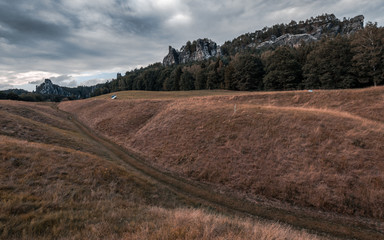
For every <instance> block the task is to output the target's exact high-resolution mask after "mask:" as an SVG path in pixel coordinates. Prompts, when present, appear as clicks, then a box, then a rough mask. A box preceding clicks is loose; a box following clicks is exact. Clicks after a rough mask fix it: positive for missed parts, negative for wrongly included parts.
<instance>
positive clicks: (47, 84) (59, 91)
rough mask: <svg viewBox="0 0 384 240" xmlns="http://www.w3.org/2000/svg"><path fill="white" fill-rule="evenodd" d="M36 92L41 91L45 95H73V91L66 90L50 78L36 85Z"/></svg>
mask: <svg viewBox="0 0 384 240" xmlns="http://www.w3.org/2000/svg"><path fill="white" fill-rule="evenodd" d="M36 93H40V94H43V95H59V96H66V97H69V96H71V93H69V92H68V91H66V90H64V89H63V88H62V87H60V86H59V85H55V84H53V83H52V81H51V80H50V79H45V80H44V82H43V83H42V84H40V85H38V86H36Z"/></svg>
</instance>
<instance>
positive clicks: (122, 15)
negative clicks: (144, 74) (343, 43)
mask: <svg viewBox="0 0 384 240" xmlns="http://www.w3.org/2000/svg"><path fill="white" fill-rule="evenodd" d="M383 11H384V4H383V3H382V0H370V1H368V0H338V1H335V0H332V1H331V0H324V1H315V0H292V1H281V0H280V1H278V0H269V1H266V0H242V1H233V0H221V1H214V0H204V1H203V0H194V1H192V0H140V1H138V0H97V1H88V0H76V1H74V0H55V1H46V0H35V1H33V2H31V1H29V0H17V1H15V0H3V1H1V2H0V52H1V54H0V84H1V85H2V86H0V87H4V86H9V85H22V84H26V83H28V82H30V83H33V84H36V83H37V82H39V81H41V80H42V79H44V78H49V77H51V76H54V77H56V78H57V79H55V80H54V81H57V83H58V84H63V85H66V86H73V85H76V84H80V85H82V84H84V80H83V79H82V80H78V79H77V78H76V76H89V78H90V79H91V80H90V81H89V83H91V82H93V81H96V79H99V78H97V77H93V75H92V74H93V73H94V75H97V74H100V73H102V72H105V73H107V72H108V73H110V72H123V73H124V72H125V71H127V70H129V69H133V68H135V67H137V66H146V65H148V64H150V63H154V62H158V61H162V58H163V56H164V55H165V54H167V52H168V45H172V46H174V47H176V48H180V47H181V46H182V45H183V44H185V42H186V41H188V40H195V39H197V38H204V37H207V38H211V39H212V40H214V41H216V42H217V43H218V44H223V43H224V42H225V41H226V40H232V39H233V38H235V37H237V36H238V35H240V34H242V33H245V32H253V31H255V30H258V29H261V28H263V27H264V26H271V25H273V24H277V23H288V22H290V21H291V20H296V21H299V20H305V19H306V18H309V17H311V16H317V15H321V14H323V13H334V14H335V15H336V16H337V17H339V18H343V17H354V16H356V15H358V14H364V15H365V16H366V20H367V21H368V20H370V21H373V22H375V21H377V22H378V23H379V25H382V24H383V23H384V18H383V15H382V12H383Z"/></svg>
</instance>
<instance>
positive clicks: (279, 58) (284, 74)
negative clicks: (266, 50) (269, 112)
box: [263, 46, 302, 90]
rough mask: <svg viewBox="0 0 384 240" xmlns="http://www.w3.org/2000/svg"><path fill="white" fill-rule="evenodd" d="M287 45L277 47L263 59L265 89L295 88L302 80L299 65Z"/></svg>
mask: <svg viewBox="0 0 384 240" xmlns="http://www.w3.org/2000/svg"><path fill="white" fill-rule="evenodd" d="M291 51H292V49H290V48H289V47H285V46H284V47H279V48H277V49H276V50H275V51H273V52H272V53H271V54H270V55H269V56H267V57H266V59H265V69H266V75H265V76H264V79H263V82H264V87H265V89H266V90H292V89H297V88H298V87H299V86H300V84H301V81H302V72H301V65H300V63H299V61H297V59H296V58H295V56H294V54H293V53H292V52H291Z"/></svg>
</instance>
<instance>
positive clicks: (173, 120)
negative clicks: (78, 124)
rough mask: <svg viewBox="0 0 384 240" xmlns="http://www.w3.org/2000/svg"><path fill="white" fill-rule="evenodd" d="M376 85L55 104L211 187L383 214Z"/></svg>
mask: <svg viewBox="0 0 384 240" xmlns="http://www.w3.org/2000/svg"><path fill="white" fill-rule="evenodd" d="M383 93H384V88H383V87H378V88H370V89H364V90H337V91H315V92H313V93H309V92H305V91H293V92H277V93H250V94H241V95H237V94H234V95H233V96H213V97H195V98H179V97H175V99H173V100H172V99H170V98H167V99H166V100H119V101H113V100H92V99H90V100H87V101H78V102H66V103H62V104H61V105H60V107H61V108H62V109H64V110H67V111H70V112H72V113H75V114H76V115H77V116H79V118H80V119H81V120H82V121H83V122H84V123H86V124H87V125H89V126H91V127H92V128H94V129H96V130H97V131H99V132H100V133H102V134H104V135H105V136H107V137H109V138H110V139H112V140H113V141H115V142H117V143H119V144H121V145H123V146H125V147H126V148H129V149H134V150H136V151H138V152H140V153H142V154H144V155H146V156H148V159H150V163H151V164H153V165H155V166H158V167H161V168H164V169H167V170H171V171H173V172H176V173H179V174H182V175H183V176H185V177H188V178H192V179H195V180H199V181H204V182H209V183H212V184H214V185H215V186H216V187H217V188H219V189H222V190H228V189H229V190H230V191H235V192H240V193H243V194H247V196H248V197H251V198H252V197H253V198H258V197H259V196H263V197H267V198H268V199H278V200H281V201H284V202H288V203H291V204H294V205H297V206H307V207H312V208H316V209H321V210H325V211H331V212H337V213H343V214H348V215H355V216H364V217H373V218H376V219H381V218H382V217H383V216H384V212H383V211H382V209H384V200H383V199H384V191H383V189H384V174H383V172H384V163H383V161H382V159H384V147H383V146H384V145H383V144H382V143H383V142H384V127H383V126H384V105H383V104H382V102H383ZM127 94H130V92H127ZM169 94H171V93H169ZM136 98H138V97H136ZM235 104H236V107H235ZM103 109H104V110H103ZM235 109H236V110H235ZM101 111H103V114H102V115H101V114H100V112H101Z"/></svg>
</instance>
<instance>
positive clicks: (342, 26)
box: [163, 14, 364, 66]
mask: <svg viewBox="0 0 384 240" xmlns="http://www.w3.org/2000/svg"><path fill="white" fill-rule="evenodd" d="M363 28H364V16H363V15H359V16H356V17H354V18H351V19H346V18H344V19H343V20H342V21H341V20H339V19H338V18H336V16H335V15H333V14H324V15H321V16H317V17H315V18H313V17H311V18H310V19H307V20H306V21H300V22H299V23H297V22H295V21H291V23H289V24H277V25H274V26H272V27H269V28H267V27H265V28H263V29H262V30H257V31H255V32H253V33H246V34H243V35H241V36H239V37H237V38H235V39H233V40H232V41H227V42H225V43H224V45H223V46H222V48H220V46H217V44H216V43H215V42H213V41H211V40H208V39H198V40H196V41H194V42H193V43H191V42H187V44H186V45H185V46H183V47H182V48H181V49H180V51H177V50H176V49H174V48H172V47H171V46H170V47H169V53H168V55H167V56H165V57H164V59H163V65H164V66H170V65H173V64H179V63H189V62H193V61H201V60H205V59H208V58H210V57H217V56H220V55H221V54H223V55H234V54H236V53H238V52H244V51H248V50H249V48H256V49H268V48H276V47H279V46H290V47H297V46H300V45H301V44H303V43H309V42H314V41H318V40H320V39H321V38H322V37H324V36H329V37H335V36H337V35H349V34H352V33H354V32H356V31H358V30H360V29H363Z"/></svg>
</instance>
